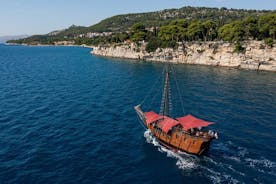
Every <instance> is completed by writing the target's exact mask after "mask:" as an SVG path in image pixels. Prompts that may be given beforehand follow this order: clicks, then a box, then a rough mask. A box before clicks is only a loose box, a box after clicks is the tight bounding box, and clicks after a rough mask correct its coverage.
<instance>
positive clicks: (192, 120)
mask: <svg viewBox="0 0 276 184" xmlns="http://www.w3.org/2000/svg"><path fill="white" fill-rule="evenodd" d="M177 120H178V121H179V122H180V124H181V125H182V127H183V129H184V130H189V129H191V128H197V127H206V126H208V125H210V124H214V123H212V122H207V121H204V120H202V119H199V118H196V117H194V116H192V115H190V114H189V115H187V116H183V117H180V118H177Z"/></svg>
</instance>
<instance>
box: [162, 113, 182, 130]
mask: <svg viewBox="0 0 276 184" xmlns="http://www.w3.org/2000/svg"><path fill="white" fill-rule="evenodd" d="M179 124H180V122H179V121H176V120H175V119H172V118H169V117H167V116H165V117H164V119H163V120H162V121H160V122H159V123H158V126H159V127H160V128H161V129H162V131H163V132H165V133H168V131H169V130H170V129H171V128H172V127H174V126H176V125H179Z"/></svg>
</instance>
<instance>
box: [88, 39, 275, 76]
mask: <svg viewBox="0 0 276 184" xmlns="http://www.w3.org/2000/svg"><path fill="white" fill-rule="evenodd" d="M180 45H181V46H179V47H178V49H170V48H166V49H160V48H158V49H157V50H156V51H155V52H151V53H148V52H147V51H146V50H145V48H146V43H140V44H139V46H138V45H137V44H134V43H124V44H116V45H106V46H97V47H93V50H92V51H91V53H92V54H94V55H98V56H106V57H116V58H127V59H135V60H144V61H153V62H171V63H183V64H200V65H212V66H224V67H235V68H241V69H250V70H266V71H274V72H276V48H275V47H272V48H270V47H268V46H265V44H264V43H263V42H262V41H248V42H245V43H243V47H244V48H245V51H244V52H243V53H237V52H234V45H233V44H230V43H225V42H204V43H190V42H188V43H184V44H180Z"/></svg>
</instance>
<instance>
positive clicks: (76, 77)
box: [0, 45, 276, 184]
mask: <svg viewBox="0 0 276 184" xmlns="http://www.w3.org/2000/svg"><path fill="white" fill-rule="evenodd" d="M89 51H90V50H89V49H85V48H70V47H23V46H4V45H1V46H0V183H40V184H41V183H276V154H275V153H276V122H275V120H276V99H275V98H276V74H275V73H269V72H256V71H244V70H243V71H240V70H235V69H231V70H229V69H225V68H212V67H205V66H189V65H177V66H176V67H175V70H176V74H177V80H178V83H179V86H180V88H181V96H182V98H183V102H184V112H185V113H192V114H194V115H195V116H199V117H201V118H204V119H207V120H210V121H214V122H215V123H216V124H215V125H213V126H212V129H214V130H217V131H219V132H220V134H219V136H220V138H219V140H217V141H214V142H213V144H212V146H211V149H210V151H209V153H208V154H207V155H205V156H203V157H200V158H198V157H195V156H191V155H188V154H184V153H179V154H176V153H173V152H171V151H169V150H166V149H164V148H162V147H160V146H159V145H158V143H157V142H156V141H155V140H154V139H153V138H152V137H151V136H150V134H149V133H148V132H147V131H145V130H144V129H143V127H142V126H141V125H140V124H139V121H138V118H137V116H136V114H135V112H134V110H133V106H134V105H136V104H138V103H140V102H141V101H142V100H143V98H144V97H145V96H146V94H147V93H148V90H150V88H151V86H152V85H153V83H154V82H155V81H156V79H158V78H160V76H161V73H162V68H163V65H162V64H153V63H143V62H133V61H123V60H122V61H120V60H111V59H106V58H100V57H95V56H92V55H90V54H89ZM158 86H159V85H158ZM154 89H155V88H154ZM160 89H161V88H160ZM160 89H159V88H158V87H157V88H156V91H155V90H153V93H154V95H153V96H150V97H148V98H147V99H146V102H145V105H144V108H145V110H149V106H150V105H151V106H152V108H153V109H154V110H156V111H157V112H158V109H159V98H160ZM173 97H175V96H174V95H173ZM175 99H176V97H175ZM174 105H175V106H173V113H172V115H173V116H175V117H176V116H180V115H182V114H183V113H182V108H180V107H181V104H180V101H179V100H178V101H175V103H174ZM177 107H178V108H177Z"/></svg>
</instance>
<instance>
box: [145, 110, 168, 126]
mask: <svg viewBox="0 0 276 184" xmlns="http://www.w3.org/2000/svg"><path fill="white" fill-rule="evenodd" d="M144 115H145V118H146V124H147V125H149V124H151V123H153V122H154V121H157V120H159V119H161V118H162V117H163V116H161V115H159V114H157V113H155V112H153V111H150V112H145V113H144Z"/></svg>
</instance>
